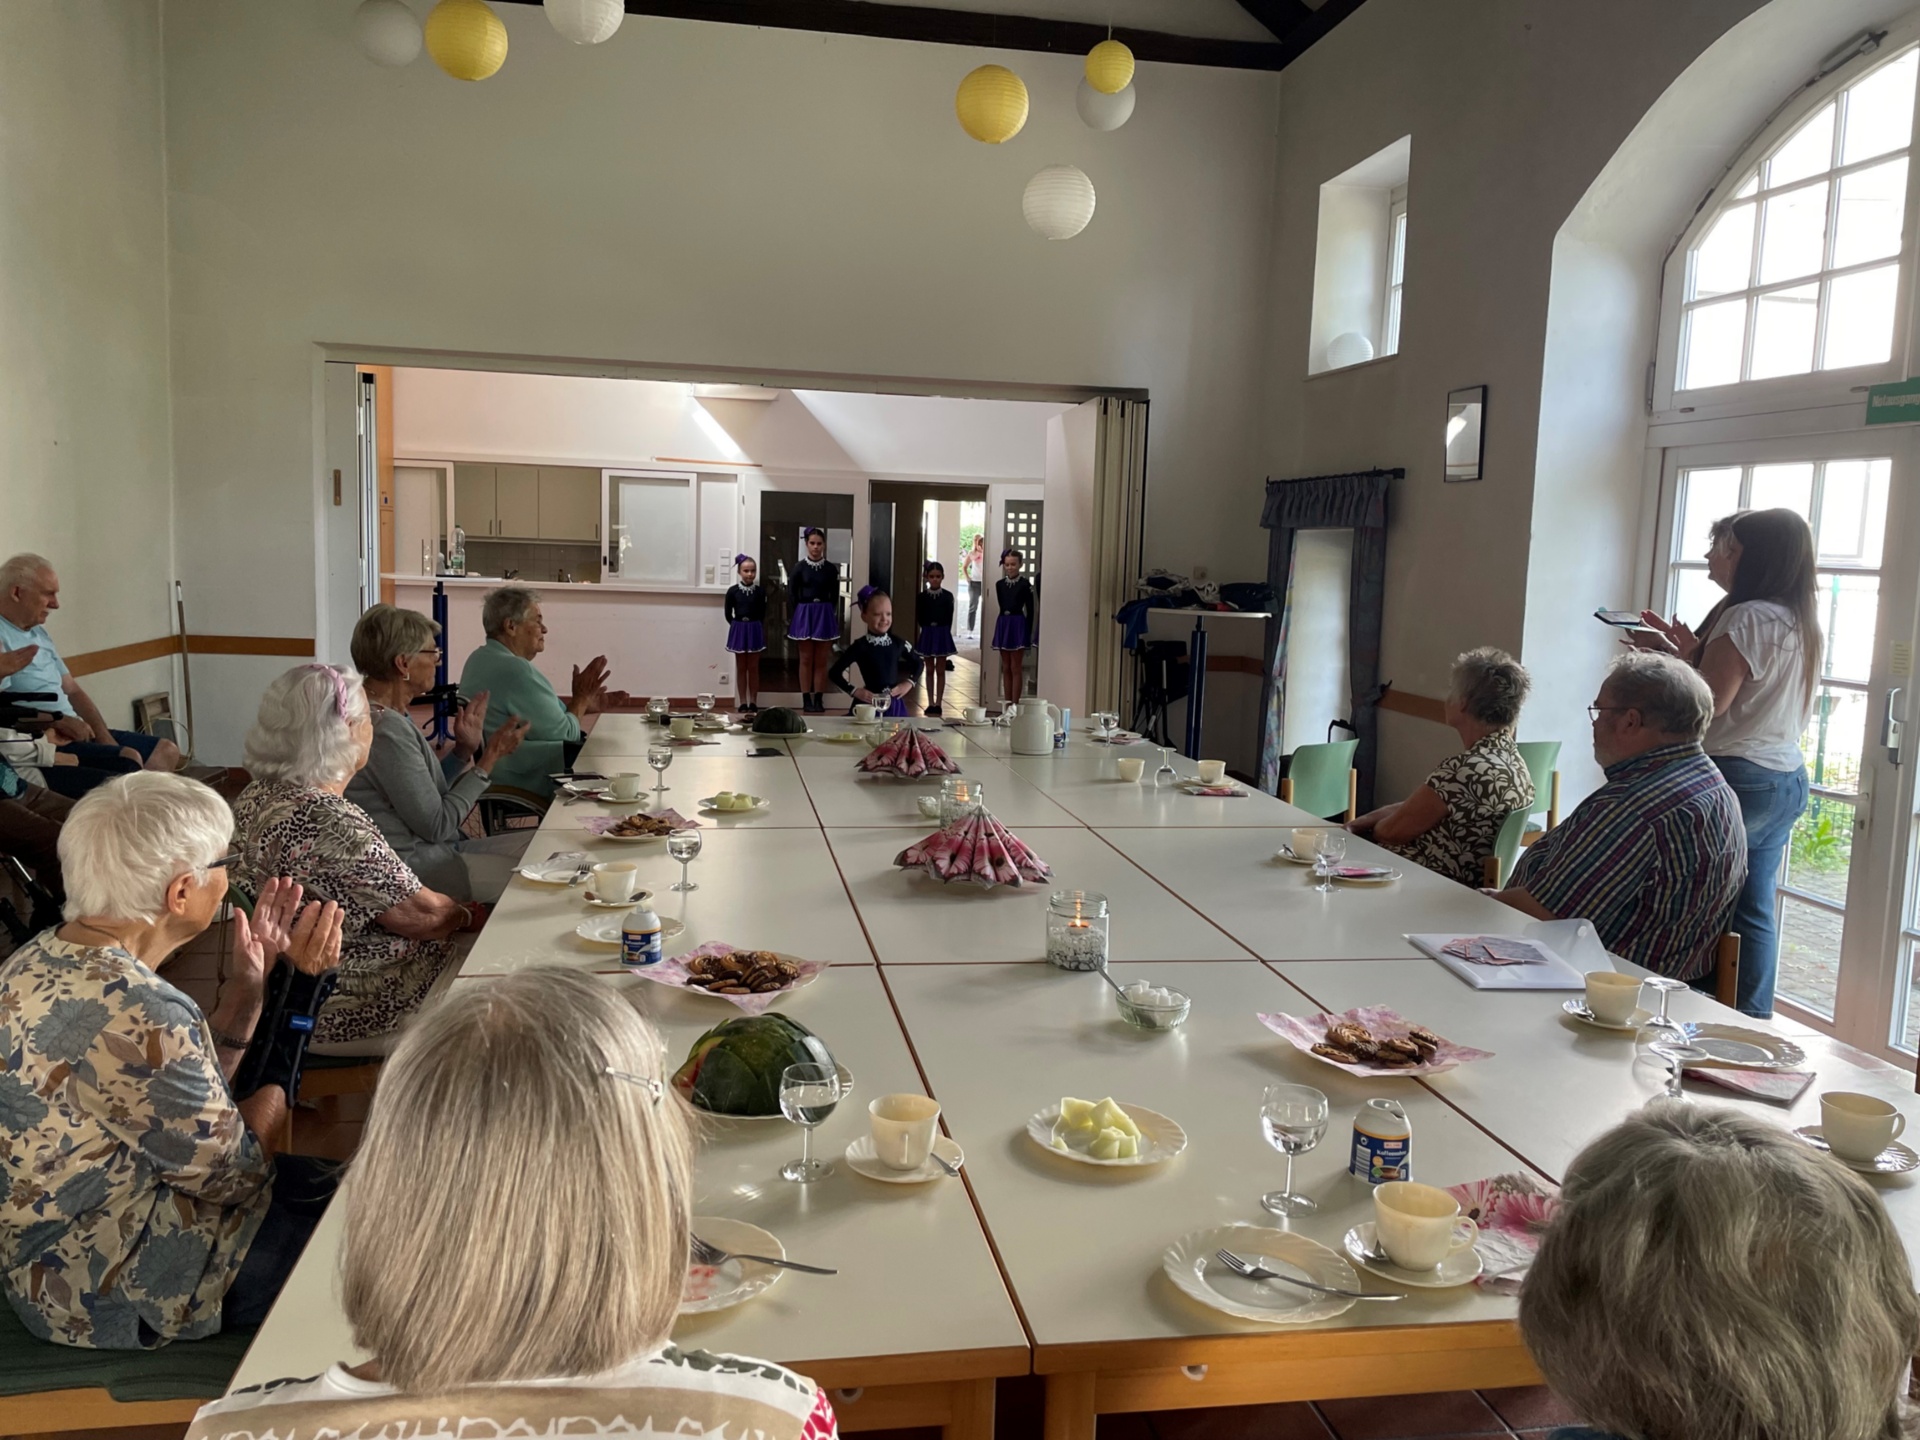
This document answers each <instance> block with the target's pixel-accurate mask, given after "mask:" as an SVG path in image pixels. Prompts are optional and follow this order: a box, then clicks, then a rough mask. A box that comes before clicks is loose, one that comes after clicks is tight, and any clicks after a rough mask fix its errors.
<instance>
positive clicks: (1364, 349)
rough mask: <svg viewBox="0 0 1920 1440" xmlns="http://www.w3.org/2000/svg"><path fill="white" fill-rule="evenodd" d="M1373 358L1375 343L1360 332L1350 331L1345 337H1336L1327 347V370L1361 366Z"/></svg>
mask: <svg viewBox="0 0 1920 1440" xmlns="http://www.w3.org/2000/svg"><path fill="white" fill-rule="evenodd" d="M1372 358H1373V342H1372V341H1371V340H1369V339H1368V338H1367V337H1366V336H1364V335H1362V334H1361V333H1360V332H1359V331H1358V330H1349V331H1347V332H1346V333H1345V334H1344V335H1336V336H1334V337H1333V339H1332V340H1331V341H1330V342H1329V343H1328V345H1327V368H1328V369H1330V370H1340V369H1344V368H1345V367H1346V366H1348V365H1359V364H1361V363H1363V362H1364V361H1367V360H1371V359H1372Z"/></svg>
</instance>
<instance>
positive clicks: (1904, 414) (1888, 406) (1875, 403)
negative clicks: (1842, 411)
mask: <svg viewBox="0 0 1920 1440" xmlns="http://www.w3.org/2000/svg"><path fill="white" fill-rule="evenodd" d="M1867 423H1868V424H1869V425H1915V424H1920V377H1916V378H1914V379H1912V380H1895V381H1893V382H1892V383H1891V384H1887V385H1875V386H1873V387H1872V388H1871V389H1869V390H1868V391H1867Z"/></svg>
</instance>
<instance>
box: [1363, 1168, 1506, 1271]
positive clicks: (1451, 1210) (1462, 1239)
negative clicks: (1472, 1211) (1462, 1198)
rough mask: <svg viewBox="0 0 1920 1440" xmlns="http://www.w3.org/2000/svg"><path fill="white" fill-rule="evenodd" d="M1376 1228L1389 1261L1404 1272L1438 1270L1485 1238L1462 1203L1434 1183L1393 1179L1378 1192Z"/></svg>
mask: <svg viewBox="0 0 1920 1440" xmlns="http://www.w3.org/2000/svg"><path fill="white" fill-rule="evenodd" d="M1373 1227H1374V1233H1375V1235H1377V1236H1378V1237H1379V1240H1380V1245H1381V1248H1382V1249H1384V1250H1385V1251H1386V1252H1387V1258H1388V1259H1390V1260H1392V1261H1393V1263H1394V1264H1396V1265H1398V1266H1399V1267H1400V1268H1401V1269H1403V1270H1432V1269H1436V1268H1437V1267H1438V1266H1439V1264H1440V1262H1441V1261H1442V1260H1445V1259H1446V1258H1447V1256H1449V1255H1451V1254H1453V1253H1454V1251H1456V1250H1464V1249H1466V1248H1467V1247H1468V1246H1469V1245H1471V1244H1473V1242H1474V1241H1475V1240H1478V1239H1479V1238H1480V1227H1479V1226H1478V1225H1476V1224H1474V1223H1473V1220H1472V1218H1471V1217H1470V1216H1466V1215H1462V1214H1461V1213H1460V1202H1459V1201H1458V1200H1456V1199H1454V1198H1453V1196H1451V1195H1449V1194H1448V1193H1447V1192H1446V1191H1444V1190H1442V1189H1440V1188H1439V1187H1438V1186H1434V1185H1420V1184H1416V1183H1415V1182H1414V1181H1411V1180H1389V1181H1388V1182H1387V1183H1386V1184H1384V1185H1376V1186H1375V1187H1374V1190H1373Z"/></svg>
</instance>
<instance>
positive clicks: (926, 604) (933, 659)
mask: <svg viewBox="0 0 1920 1440" xmlns="http://www.w3.org/2000/svg"><path fill="white" fill-rule="evenodd" d="M926 574H927V584H926V588H925V589H924V590H922V591H921V592H920V593H919V594H918V595H916V596H914V597H913V624H914V637H913V643H914V645H915V646H916V647H917V648H918V649H919V651H920V654H921V655H922V656H923V657H924V658H925V659H926V662H927V669H926V685H927V714H929V715H938V714H939V713H940V705H941V702H942V701H944V700H945V699H946V694H947V659H946V657H947V656H949V655H951V654H953V653H954V644H953V592H952V591H951V590H948V589H945V588H943V587H944V586H945V583H946V578H947V567H946V566H944V565H942V564H941V563H940V562H939V561H938V560H929V561H928V562H927V570H926Z"/></svg>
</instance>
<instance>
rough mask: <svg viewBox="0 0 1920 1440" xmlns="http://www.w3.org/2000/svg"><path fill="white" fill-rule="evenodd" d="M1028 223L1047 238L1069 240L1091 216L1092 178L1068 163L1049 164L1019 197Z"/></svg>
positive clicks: (1022, 212) (1082, 228)
mask: <svg viewBox="0 0 1920 1440" xmlns="http://www.w3.org/2000/svg"><path fill="white" fill-rule="evenodd" d="M1020 213H1021V214H1023V215H1025V216H1026V217H1027V224H1029V225H1031V226H1032V227H1033V228H1034V229H1035V230H1037V231H1038V232H1039V233H1040V234H1042V235H1044V236H1046V237H1047V239H1049V240H1071V239H1072V238H1073V237H1074V236H1076V235H1078V234H1079V233H1080V232H1081V231H1082V230H1084V229H1086V228H1087V222H1088V221H1089V220H1091V219H1093V181H1091V180H1089V179H1088V178H1087V176H1086V172H1085V171H1083V170H1077V169H1075V168H1074V167H1073V166H1071V165H1049V166H1047V168H1046V169H1044V170H1042V171H1041V172H1040V173H1039V174H1038V175H1036V176H1034V177H1033V179H1031V180H1029V181H1028V182H1027V191H1026V194H1024V195H1022V196H1021V197H1020Z"/></svg>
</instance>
